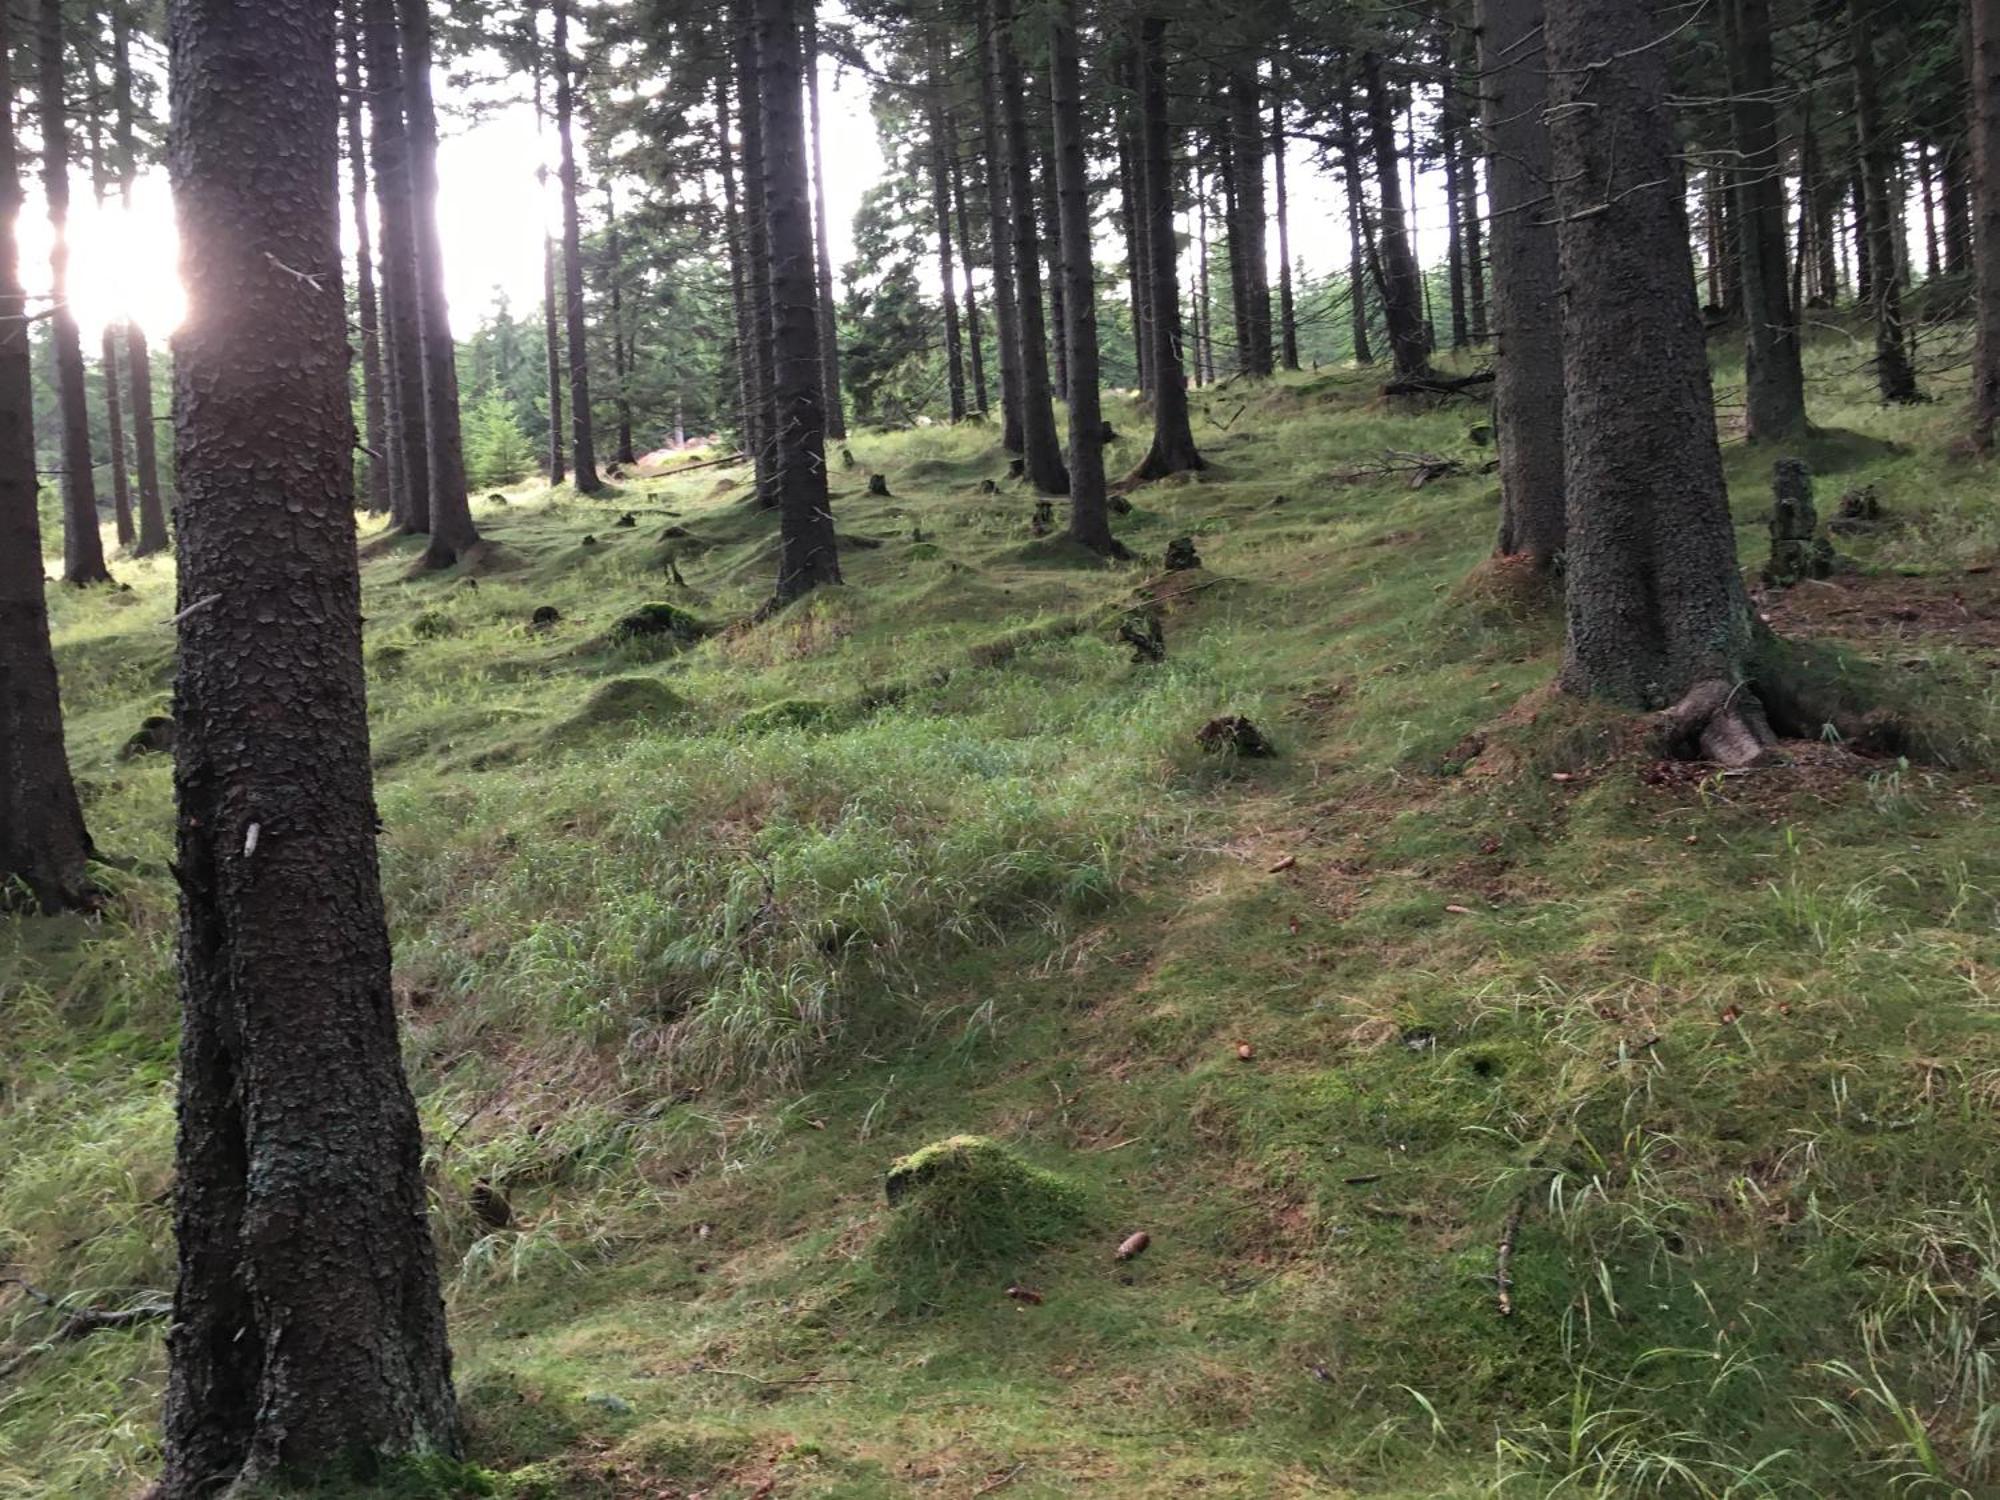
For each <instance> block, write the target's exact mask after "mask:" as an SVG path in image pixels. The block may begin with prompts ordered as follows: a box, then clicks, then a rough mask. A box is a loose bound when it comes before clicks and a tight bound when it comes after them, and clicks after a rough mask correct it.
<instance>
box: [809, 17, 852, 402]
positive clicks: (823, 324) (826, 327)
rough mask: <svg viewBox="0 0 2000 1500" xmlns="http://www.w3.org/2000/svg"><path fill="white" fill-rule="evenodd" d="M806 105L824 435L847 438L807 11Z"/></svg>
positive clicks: (813, 23)
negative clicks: (809, 118)
mask: <svg viewBox="0 0 2000 1500" xmlns="http://www.w3.org/2000/svg"><path fill="white" fill-rule="evenodd" d="M802 25H803V30H804V38H805V57H806V102H807V105H808V106H809V108H810V110H811V112H812V153H813V160H812V179H813V245H814V248H815V250H816V252H817V256H818V270H819V358H820V365H821V376H820V384H821V385H822V386H823V387H824V388H825V392H826V398H825V399H826V435H827V436H828V437H829V438H832V439H834V440H835V441H836V442H837V441H839V440H840V439H841V438H844V437H846V436H847V413H846V410H845V408H844V406H843V404H842V402H841V399H840V338H839V331H838V325H837V324H836V323H835V321H834V308H833V247H832V243H831V240H830V238H829V236H828V234H827V218H826V160H825V157H824V156H823V155H822V153H821V146H822V141H821V138H820V128H819V23H818V21H817V19H816V18H815V17H814V16H813V15H812V14H811V13H810V10H808V13H807V15H806V16H805V18H804V20H803V23H802Z"/></svg>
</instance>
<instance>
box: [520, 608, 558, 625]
mask: <svg viewBox="0 0 2000 1500" xmlns="http://www.w3.org/2000/svg"><path fill="white" fill-rule="evenodd" d="M561 618H562V611H561V610H559V609H557V608H556V607H555V606H554V605H553V604H538V605H536V606H535V612H534V613H533V614H531V615H529V616H528V628H529V629H530V630H551V629H553V628H554V627H555V624H556V622H557V621H558V620H560V619H561Z"/></svg>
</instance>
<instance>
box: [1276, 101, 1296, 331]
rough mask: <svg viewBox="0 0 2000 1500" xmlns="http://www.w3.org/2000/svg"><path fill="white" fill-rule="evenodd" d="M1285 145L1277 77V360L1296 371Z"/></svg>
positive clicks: (1289, 211)
mask: <svg viewBox="0 0 2000 1500" xmlns="http://www.w3.org/2000/svg"><path fill="white" fill-rule="evenodd" d="M1285 145H1286V141H1285V86H1284V79H1283V78H1282V77H1275V78H1273V80H1272V83H1271V167H1272V171H1273V173H1274V176H1273V179H1272V186H1273V187H1274V188H1275V189H1276V190H1277V210H1278V362H1279V364H1281V365H1283V366H1284V368H1286V369H1287V370H1296V369H1297V368H1298V367H1299V319H1298V308H1297V307H1296V305H1295V304H1294V302H1293V300H1292V222H1291V203H1290V201H1289V198H1288V196H1287V194H1286V192H1285Z"/></svg>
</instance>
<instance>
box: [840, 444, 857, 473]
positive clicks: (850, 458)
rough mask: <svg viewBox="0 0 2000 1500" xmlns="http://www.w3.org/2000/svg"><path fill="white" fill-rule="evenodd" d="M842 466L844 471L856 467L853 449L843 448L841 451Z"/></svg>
mask: <svg viewBox="0 0 2000 1500" xmlns="http://www.w3.org/2000/svg"><path fill="white" fill-rule="evenodd" d="M840 466H841V468H843V469H851V468H853V467H854V450H853V449H851V448H847V447H842V448H841V450H840Z"/></svg>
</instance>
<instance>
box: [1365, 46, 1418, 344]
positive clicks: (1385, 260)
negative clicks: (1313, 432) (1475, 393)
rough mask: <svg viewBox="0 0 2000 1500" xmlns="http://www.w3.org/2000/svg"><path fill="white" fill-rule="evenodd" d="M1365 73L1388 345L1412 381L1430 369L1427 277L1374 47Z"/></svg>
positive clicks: (1391, 116)
mask: <svg viewBox="0 0 2000 1500" xmlns="http://www.w3.org/2000/svg"><path fill="white" fill-rule="evenodd" d="M1361 76H1362V82H1363V84H1364V85H1365V98H1366V103H1367V106H1368V133H1369V136H1370V138H1371V141H1372V143H1373V147H1374V153H1375V182H1376V193H1377V195H1378V197H1379V199H1380V209H1381V211H1380V215H1379V219H1378V228H1377V243H1378V244H1379V246H1380V249H1381V261H1382V316H1383V319H1384V320H1385V321H1386V322H1387V324H1388V327H1389V349H1390V353H1391V355H1392V356H1393V358H1394V361H1395V371H1396V378H1397V379H1398V380H1413V379H1416V378H1418V377H1420V376H1422V375H1425V374H1427V373H1428V372H1429V370H1430V363H1431V339H1430V330H1429V328H1428V327H1427V326H1426V324H1425V322H1424V288H1423V277H1422V274H1421V273H1420V272H1419V271H1418V269H1417V258H1416V254H1415V252H1414V251H1412V250H1411V248H1410V235H1409V228H1408V224H1407V221H1406V220H1405V218H1404V215H1403V184H1402V176H1401V174H1400V173H1399V172H1398V171H1397V170H1396V166H1397V152H1396V117H1395V114H1394V112H1393V111H1392V110H1391V109H1390V107H1389V91H1388V89H1387V88H1386V87H1385V86H1384V84H1383V82H1382V60H1381V59H1380V58H1379V57H1377V56H1376V55H1375V54H1374V53H1372V52H1367V53H1363V54H1362V57H1361Z"/></svg>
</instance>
